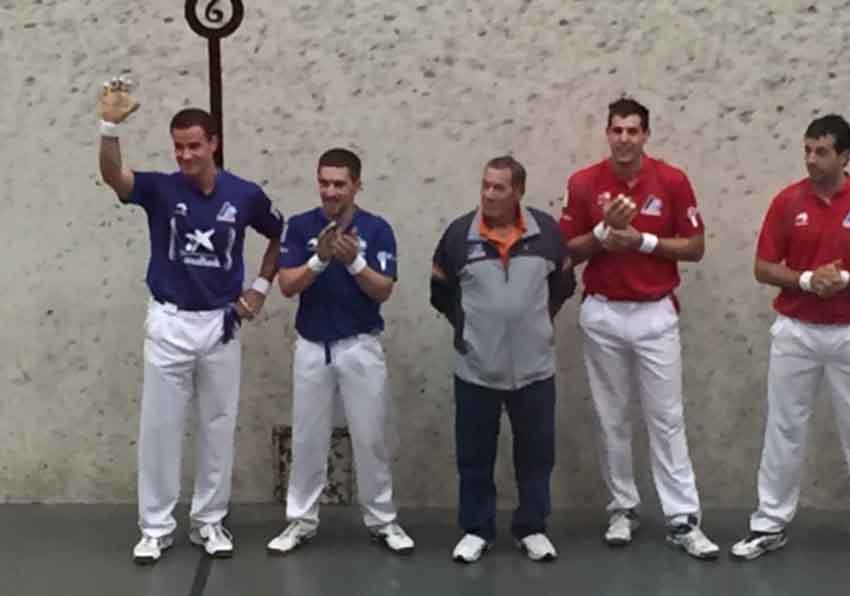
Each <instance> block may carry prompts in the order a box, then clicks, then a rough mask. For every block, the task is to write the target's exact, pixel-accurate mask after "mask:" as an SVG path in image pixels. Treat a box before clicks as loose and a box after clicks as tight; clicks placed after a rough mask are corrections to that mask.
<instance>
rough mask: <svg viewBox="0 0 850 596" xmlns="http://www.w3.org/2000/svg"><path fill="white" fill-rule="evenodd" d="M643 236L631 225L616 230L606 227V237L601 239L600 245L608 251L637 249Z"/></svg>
mask: <svg viewBox="0 0 850 596" xmlns="http://www.w3.org/2000/svg"><path fill="white" fill-rule="evenodd" d="M642 240H643V238H642V237H641V234H640V232H638V231H637V229H635V228H634V227H633V226H628V227H626V228H625V229H622V230H618V229H616V228H608V237H607V238H605V240H603V241H602V247H603V248H604V249H605V250H607V251H608V252H626V251H630V250H638V249H639V248H640V244H641V242H642Z"/></svg>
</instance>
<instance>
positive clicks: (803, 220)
mask: <svg viewBox="0 0 850 596" xmlns="http://www.w3.org/2000/svg"><path fill="white" fill-rule="evenodd" d="M844 221H845V222H846V221H847V220H846V219H845V220H844ZM807 225H809V214H808V213H806V212H805V211H800V213H798V214H797V216H796V217H795V218H794V227H797V228H799V227H802V226H807Z"/></svg>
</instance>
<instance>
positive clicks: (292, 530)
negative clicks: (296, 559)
mask: <svg viewBox="0 0 850 596" xmlns="http://www.w3.org/2000/svg"><path fill="white" fill-rule="evenodd" d="M315 535H316V526H315V525H313V524H308V523H307V522H304V521H301V520H298V519H296V520H295V521H294V522H292V523H291V524H289V525H288V526H286V529H285V530H284V531H283V532H281V533H280V534H278V535H277V536H275V537H274V538H272V539H271V540H270V541H269V543H268V544H267V545H266V549H268V551H269V552H270V553H274V554H280V555H283V554H286V553H288V552H289V551H291V550H293V549H295V548H296V547H297V546H298V545H300V544H303V543H304V542H307V541H308V540H310V539H311V538H312V537H313V536H315Z"/></svg>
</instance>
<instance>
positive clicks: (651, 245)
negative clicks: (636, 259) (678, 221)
mask: <svg viewBox="0 0 850 596" xmlns="http://www.w3.org/2000/svg"><path fill="white" fill-rule="evenodd" d="M656 246H658V236H656V235H655V234H647V233H646V232H644V233H643V234H641V235H640V249H639V250H640V252H643V253H646V254H649V253H651V252H652V251H654V250H655V247H656Z"/></svg>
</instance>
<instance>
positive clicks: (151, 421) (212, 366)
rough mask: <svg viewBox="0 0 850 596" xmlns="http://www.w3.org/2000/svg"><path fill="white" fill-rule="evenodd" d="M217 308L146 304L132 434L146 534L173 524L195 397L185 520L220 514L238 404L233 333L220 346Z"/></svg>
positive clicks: (196, 520) (223, 507)
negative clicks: (138, 410)
mask: <svg viewBox="0 0 850 596" xmlns="http://www.w3.org/2000/svg"><path fill="white" fill-rule="evenodd" d="M222 317H223V311H221V310H214V311H203V312H190V311H178V310H176V308H174V307H173V305H163V304H159V303H157V302H154V301H151V302H150V304H149V306H148V315H147V319H146V320H145V346H144V360H145V376H144V388H143V392H142V415H141V425H140V432H139V479H138V480H139V487H138V489H139V527H140V528H141V529H142V531H143V532H145V533H146V534H149V535H151V536H164V535H166V534H170V533H171V532H173V531H174V529H175V528H176V527H177V523H176V522H175V520H174V517H173V515H172V511H173V509H174V505H175V504H176V503H177V499H178V498H179V496H180V464H181V447H182V442H183V432H184V428H185V425H186V415H187V409H188V408H187V406H188V405H189V402H190V401H192V400H193V398H197V399H196V400H195V401H196V404H197V408H198V425H199V427H198V431H197V433H196V435H195V454H196V457H195V487H194V493H193V496H192V508H191V513H190V517H191V521H192V525H194V526H198V525H203V524H208V523H217V522H220V521H221V520H222V519H223V518H224V516H225V515H227V506H228V502H229V500H230V478H231V472H232V469H233V439H234V430H235V427H236V413H237V409H238V404H239V381H240V368H241V348H240V345H239V334H238V332H237V334H236V336H235V337H234V339H232V340H231V341H230V342H228V343H227V344H222V343H221V334H222Z"/></svg>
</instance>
